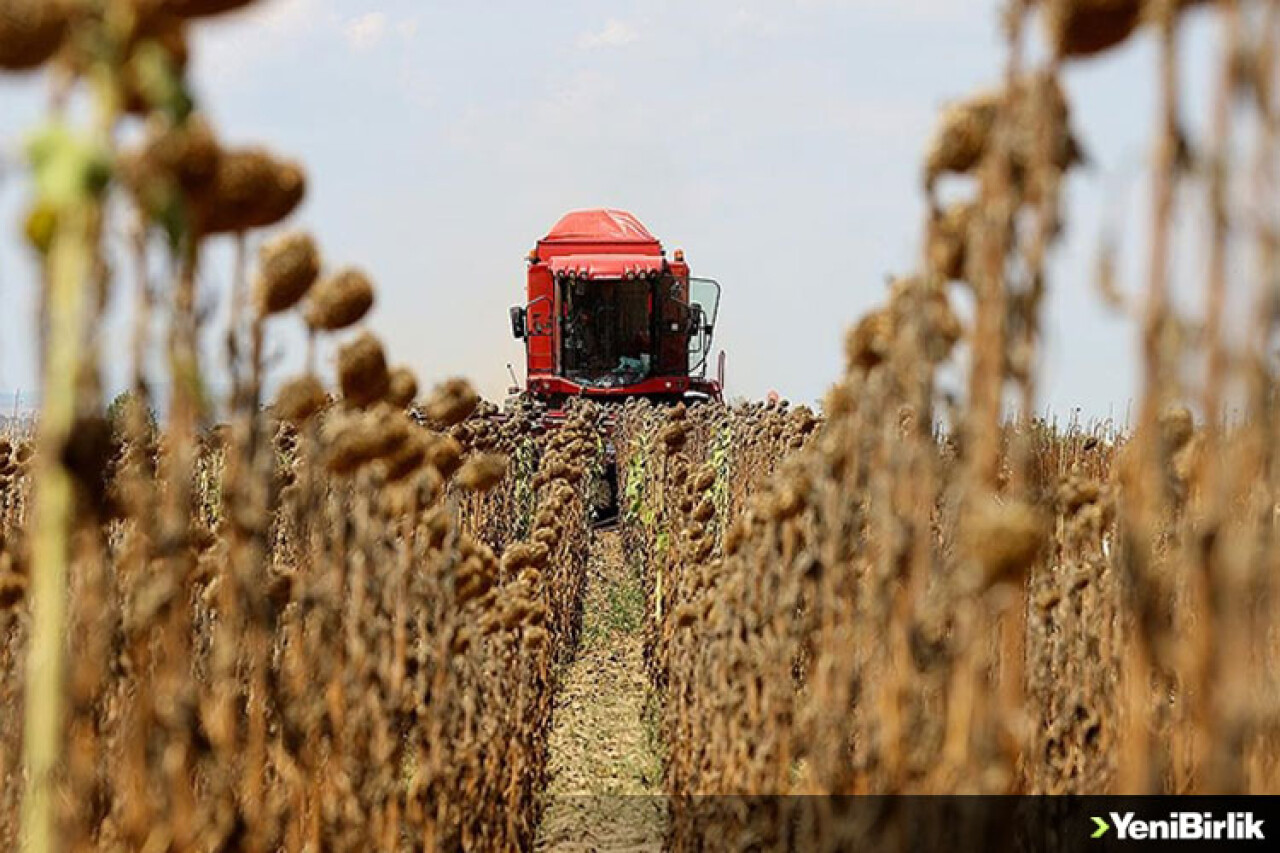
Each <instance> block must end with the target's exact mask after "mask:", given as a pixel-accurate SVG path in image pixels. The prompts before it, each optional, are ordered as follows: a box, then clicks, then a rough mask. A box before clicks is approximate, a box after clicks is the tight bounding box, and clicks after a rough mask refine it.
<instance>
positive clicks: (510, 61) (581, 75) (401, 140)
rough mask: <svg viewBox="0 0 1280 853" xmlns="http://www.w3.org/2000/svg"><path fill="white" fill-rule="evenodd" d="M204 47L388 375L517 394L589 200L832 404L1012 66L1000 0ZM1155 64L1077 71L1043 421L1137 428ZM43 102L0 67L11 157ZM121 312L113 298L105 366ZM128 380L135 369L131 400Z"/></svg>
mask: <svg viewBox="0 0 1280 853" xmlns="http://www.w3.org/2000/svg"><path fill="white" fill-rule="evenodd" d="M1215 40H1216V33H1215V31H1214V28H1213V27H1212V25H1211V24H1210V23H1209V22H1208V21H1207V20H1204V19H1201V18H1197V19H1196V20H1195V21H1193V23H1192V26H1191V27H1190V28H1189V30H1188V32H1187V38H1186V40H1185V43H1186V46H1187V51H1188V54H1189V57H1188V62H1187V64H1186V70H1187V84H1188V91H1189V96H1190V115H1191V116H1192V117H1193V119H1198V117H1200V116H1203V115H1204V114H1205V112H1206V109H1205V106H1204V101H1205V93H1206V91H1207V89H1208V83H1209V81H1210V79H1211V72H1212V62H1211V60H1212V52H1213V48H1214V43H1215ZM196 48H197V52H196V62H195V68H196V75H197V80H198V84H199V90H200V93H201V95H202V97H203V99H204V103H205V104H206V106H207V108H208V110H209V111H210V112H211V113H212V115H213V116H214V118H215V120H216V123H217V124H218V126H219V127H220V129H221V132H222V134H223V136H224V137H225V138H226V139H227V140H228V141H232V142H259V141H261V142H266V143H268V144H270V145H271V146H272V147H274V148H275V149H277V150H279V151H280V152H282V153H287V154H290V155H294V156H297V157H299V158H301V159H302V160H303V161H305V163H306V164H307V166H308V170H309V174H310V178H311V186H310V193H309V195H308V199H307V202H306V204H305V206H304V207H303V208H302V209H301V211H300V212H299V214H298V215H297V217H296V218H295V222H296V223H297V224H301V225H304V226H306V227H309V228H311V229H312V230H314V232H315V233H316V234H317V235H318V237H319V239H320V241H321V243H322V246H323V249H324V252H325V255H326V258H327V259H328V260H329V261H330V262H332V263H334V264H345V263H357V264H360V265H362V266H364V267H366V268H367V269H368V270H369V271H370V273H371V274H372V275H373V276H374V278H375V279H376V281H377V282H378V286H379V293H378V305H377V308H376V310H375V312H374V314H373V315H372V317H371V322H372V325H373V327H374V328H375V329H376V330H377V331H378V332H380V333H381V334H382V335H383V336H384V338H385V340H386V342H387V344H388V346H389V350H390V352H391V354H392V358H393V359H394V360H395V361H398V362H404V363H407V364H410V365H411V366H413V367H414V368H415V369H416V370H417V371H418V373H419V375H420V376H422V377H423V379H424V381H426V382H428V383H429V382H430V381H432V380H435V379H440V378H443V377H446V376H450V375H458V374H461V375H466V376H468V377H471V378H472V379H473V380H475V381H476V382H477V383H478V384H479V385H480V387H481V388H482V390H483V391H485V392H486V393H487V394H488V395H490V396H499V397H500V396H501V394H502V392H503V390H504V388H505V386H506V384H507V379H506V368H505V365H506V363H507V362H513V363H515V364H516V365H517V369H519V364H520V359H521V355H522V352H521V349H520V346H519V345H518V344H517V343H516V342H514V341H512V340H511V338H510V332H509V326H508V323H507V319H506V308H507V306H509V305H511V304H514V303H516V302H518V301H519V300H520V299H521V290H522V286H523V274H524V263H523V257H524V255H525V253H526V252H527V251H528V250H529V248H531V246H532V245H533V243H534V241H535V240H536V239H537V238H538V237H539V236H540V235H541V234H542V233H544V232H545V231H546V229H547V228H548V227H549V226H550V225H551V224H552V223H553V222H554V221H555V220H556V219H557V218H558V217H559V216H560V214H561V213H563V212H564V211H566V210H568V209H571V208H578V207H594V206H614V207H622V208H626V209H629V210H631V211H633V212H634V213H635V214H636V215H637V216H639V217H640V218H641V219H642V220H643V221H644V222H646V223H647V224H648V225H649V227H650V228H651V230H653V231H654V233H655V234H657V235H658V236H659V238H660V239H662V240H663V241H664V242H665V243H666V245H667V246H668V247H669V248H672V249H674V248H676V247H682V248H684V249H685V250H686V252H687V254H688V257H689V260H690V262H691V263H692V265H693V267H694V270H695V273H696V274H700V275H706V276H710V277H714V278H717V279H719V280H720V282H721V283H722V284H723V285H724V301H723V303H722V310H721V314H720V324H719V329H718V340H717V343H718V345H719V346H722V347H723V348H725V349H726V350H727V351H728V354H729V355H728V365H729V368H728V375H729V392H730V393H731V394H733V395H748V396H760V395H763V394H764V393H766V392H767V391H769V390H770V389H777V390H779V391H780V392H781V393H783V394H784V395H785V396H789V397H791V398H793V399H797V400H811V399H816V398H818V397H820V396H821V394H822V393H823V391H824V390H825V388H826V387H827V386H828V385H829V383H830V382H831V381H832V380H833V379H834V378H835V377H836V376H837V375H838V374H839V372H840V370H841V368H842V340H843V332H844V329H845V327H846V326H847V325H848V324H849V323H850V322H852V321H853V320H855V319H856V318H857V317H858V316H859V315H860V314H861V313H862V312H863V311H865V310H866V309H867V308H869V307H871V306H872V305H874V304H875V303H877V301H879V299H880V298H881V296H882V294H883V288H884V281H885V278H886V276H888V275H889V274H891V273H895V272H901V271H905V270H908V269H910V268H911V267H912V266H913V265H914V263H915V259H916V257H917V253H918V248H919V246H918V240H919V235H920V230H921V229H920V225H921V222H922V217H923V202H922V197H921V191H920V178H919V166H918V164H919V162H920V158H921V155H922V152H923V150H924V146H925V144H926V140H927V134H928V131H929V129H930V127H931V125H932V119H933V116H934V115H935V114H936V112H937V110H938V108H939V107H940V106H941V105H942V104H943V103H945V102H946V101H947V100H948V99H951V98H955V97H958V96H962V95H964V94H965V93H966V92H969V91H971V90H973V89H974V88H976V87H979V86H983V85H987V84H990V83H992V82H994V81H996V80H998V79H999V76H1000V74H1001V69H1002V66H1003V62H1004V52H1003V49H1002V48H1001V45H1000V43H999V40H998V26H997V4H996V3H995V2H991V0H983V2H970V0H692V2H690V0H682V2H676V0H630V2H624V1H623V0H616V1H615V0H568V1H567V2H547V3H529V2H514V0H494V2H486V3H474V2H422V1H421V0H418V2H410V0H384V2H375V0H341V2H339V1H338V0H268V2H264V3H261V4H259V6H258V7H257V8H256V9H254V10H253V11H250V12H246V13H241V14H238V15H232V16H228V17H226V18H224V19H221V20H219V21H217V22H215V23H212V24H207V25H205V26H204V27H203V28H202V32H201V35H200V37H199V39H198V41H197V44H196ZM1153 58H1154V57H1153V50H1152V45H1151V43H1150V39H1149V37H1146V38H1143V39H1140V40H1137V41H1136V42H1135V43H1134V44H1131V45H1129V46H1128V47H1126V48H1125V49H1124V50H1122V51H1119V52H1117V53H1115V54H1114V55H1111V56H1109V57H1107V58H1105V59H1102V60H1098V61H1094V62H1090V63H1088V64H1087V65H1082V66H1080V67H1079V68H1077V69H1074V70H1072V71H1071V72H1070V74H1069V76H1068V86H1069V89H1070V93H1071V95H1072V96H1073V97H1074V98H1075V100H1076V101H1077V103H1078V104H1079V109H1078V111H1077V116H1076V122H1077V125H1078V127H1079V130H1080V134H1081V136H1082V137H1083V139H1084V141H1085V145H1086V147H1087V148H1088V149H1089V151H1090V154H1091V155H1092V157H1093V159H1094V166H1093V168H1092V169H1091V170H1090V171H1087V172H1082V173H1080V174H1079V175H1077V176H1076V177H1075V178H1073V180H1072V182H1071V185H1070V190H1069V197H1070V221H1071V223H1072V225H1073V230H1072V233H1071V237H1070V239H1069V240H1068V241H1067V242H1066V244H1065V245H1063V246H1062V247H1061V249H1060V250H1059V251H1058V252H1057V254H1056V256H1055V261H1054V263H1055V270H1056V275H1055V278H1054V281H1053V296H1052V304H1051V313H1050V320H1049V330H1050V341H1049V345H1048V347H1047V350H1046V365H1045V374H1044V376H1045V380H1046V382H1045V385H1044V387H1043V393H1042V404H1043V405H1048V406H1052V407H1053V408H1054V409H1055V410H1057V411H1059V412H1063V413H1065V412H1066V411H1068V410H1069V409H1071V408H1073V407H1075V406H1079V407H1082V409H1083V410H1084V411H1085V413H1087V414H1093V415H1101V416H1105V415H1106V414H1107V413H1108V412H1109V411H1114V412H1116V413H1117V414H1123V411H1124V409H1125V406H1126V404H1127V402H1128V400H1129V398H1130V397H1131V396H1132V394H1133V391H1134V373H1135V371H1134V370H1133V369H1132V367H1131V363H1132V353H1133V351H1134V344H1133V340H1132V327H1131V326H1130V325H1129V324H1128V323H1127V322H1126V321H1123V320H1121V319H1119V318H1116V317H1114V316H1112V315H1111V314H1109V313H1107V312H1106V311H1105V310H1104V309H1103V308H1102V307H1101V305H1100V303H1099V300H1098V298H1097V296H1096V294H1095V292H1094V290H1093V287H1092V283H1091V282H1092V279H1091V273H1092V270H1093V268H1094V253H1095V249H1096V245H1097V238H1098V233H1099V228H1100V227H1101V218H1102V215H1103V211H1104V205H1105V204H1107V203H1108V202H1109V200H1111V199H1113V198H1115V197H1117V192H1116V190H1117V187H1120V188H1123V187H1126V186H1127V187H1128V189H1129V194H1130V196H1131V197H1132V198H1131V202H1132V204H1131V209H1132V210H1133V212H1134V217H1137V216H1139V215H1140V214H1141V213H1142V212H1143V211H1144V210H1145V205H1146V200H1145V198H1143V197H1142V196H1141V192H1142V186H1141V184H1140V183H1139V182H1138V181H1137V180H1136V179H1135V178H1130V179H1129V180H1128V181H1127V182H1126V181H1125V180H1122V177H1123V176H1124V175H1132V174H1133V173H1134V172H1135V170H1136V168H1137V166H1138V165H1139V164H1140V162H1141V160H1142V157H1143V155H1144V153H1145V151H1146V145H1147V142H1146V139H1147V133H1148V128H1149V127H1150V122H1151V118H1152V116H1153V114H1154V99H1153V75H1152V73H1151V69H1152V66H1153ZM42 101H43V84H42V81H40V80H39V79H38V78H20V79H17V80H15V79H13V78H6V79H3V80H0V145H3V154H4V156H5V158H6V160H8V159H9V158H11V157H12V156H13V155H14V153H15V152H16V150H17V149H18V145H19V140H20V136H21V130H22V129H23V128H24V127H27V126H30V125H31V124H32V123H33V122H34V121H36V120H37V119H38V117H39V115H40V111H41V104H42ZM1193 123H1195V122H1193ZM25 194H26V189H25V187H24V186H23V182H22V181H21V180H19V179H16V178H15V177H14V176H13V175H11V174H9V173H8V172H7V171H6V174H5V176H4V177H3V178H0V227H2V228H3V232H2V233H3V236H2V237H0V305H2V306H3V308H0V389H5V390H11V389H13V388H15V387H22V388H31V387H33V386H34V384H35V378H34V358H33V347H34V342H33V341H32V336H31V329H32V318H33V310H32V305H33V300H34V281H35V278H34V272H33V267H32V265H31V263H30V258H29V257H28V255H27V252H26V251H25V250H24V249H23V248H22V247H21V245H20V244H19V241H18V239H17V236H16V234H17V228H18V223H19V218H20V210H21V206H22V202H23V199H24V197H25ZM1134 217H1127V218H1134ZM1131 237H1132V239H1131V243H1132V244H1137V243H1140V242H1141V234H1133V235H1131ZM223 243H225V241H223ZM214 256H215V257H214V263H213V264H212V265H211V266H210V269H209V271H208V274H207V276H206V282H205V284H204V286H205V287H206V288H207V289H209V290H210V291H215V290H219V289H221V288H223V287H224V286H225V279H226V274H225V259H226V256H227V247H226V246H225V245H222V246H220V247H219V248H217V249H216V250H215V253H214ZM1142 269H1143V265H1142V264H1141V263H1137V264H1135V265H1132V266H1131V267H1129V268H1128V269H1126V278H1127V282H1126V283H1127V284H1129V285H1130V286H1132V285H1134V284H1136V283H1137V281H1138V279H1139V276H1140V275H1141V272H1142ZM1194 273H1195V271H1194V270H1187V271H1186V275H1187V277H1189V278H1190V277H1193V276H1194ZM127 315H128V298H127V295H126V293H125V292H124V289H123V288H121V289H120V290H119V292H118V293H117V298H116V300H115V305H114V308H113V311H112V317H111V320H110V326H109V327H110V331H109V332H108V340H109V341H111V342H113V345H114V346H113V350H111V351H115V352H122V351H123V346H124V344H125V342H126V341H127V337H126V335H125V332H124V330H125V329H126V328H127V319H128V316H127ZM274 325H275V327H276V328H273V330H272V331H273V335H274V337H275V340H276V341H277V342H278V349H279V351H280V353H281V361H280V363H279V364H278V365H277V367H276V368H275V371H276V375H277V376H278V375H281V374H282V373H285V372H288V371H289V370H290V369H293V368H294V367H295V366H296V365H297V364H298V363H299V361H300V358H301V353H300V345H299V340H300V336H299V331H298V329H297V327H296V325H295V324H294V322H293V321H287V320H286V321H281V322H278V323H276V324H274ZM209 337H210V340H209V342H208V344H209V347H208V349H209V352H210V353H211V354H217V353H220V348H219V344H218V341H217V339H216V335H215V334H214V333H212V332H211V333H210V336H209ZM124 369H125V365H124V363H123V362H121V361H119V360H114V361H113V366H112V369H111V372H110V375H109V378H110V381H111V382H112V383H113V384H116V383H118V382H120V381H121V379H122V377H123V372H124ZM0 407H3V406H2V404H0Z"/></svg>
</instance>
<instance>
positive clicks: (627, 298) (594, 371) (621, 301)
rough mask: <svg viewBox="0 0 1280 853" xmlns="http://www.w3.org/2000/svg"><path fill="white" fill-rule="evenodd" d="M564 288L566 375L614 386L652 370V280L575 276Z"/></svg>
mask: <svg viewBox="0 0 1280 853" xmlns="http://www.w3.org/2000/svg"><path fill="white" fill-rule="evenodd" d="M562 288H563V289H562V291H561V299H560V311H561V329H562V330H563V332H562V338H561V365H562V367H563V371H564V375H565V376H566V377H567V378H569V379H572V380H573V381H575V382H577V383H579V384H581V385H588V386H592V387H599V388H610V387H616V386H622V385H631V384H634V383H636V382H641V381H643V380H645V379H647V378H648V377H649V376H651V375H652V374H653V368H654V346H653V341H654V331H655V330H654V316H653V293H654V284H653V281H652V280H648V279H636V280H610V279H604V280H599V279H597V280H591V281H585V280H582V279H574V280H569V281H567V282H565V283H564V284H563V285H562Z"/></svg>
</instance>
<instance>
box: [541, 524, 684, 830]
mask: <svg viewBox="0 0 1280 853" xmlns="http://www.w3.org/2000/svg"><path fill="white" fill-rule="evenodd" d="M591 547H592V553H591V558H590V563H589V566H588V573H589V574H588V578H587V590H586V597H585V601H584V604H583V607H584V612H583V626H582V641H581V643H580V644H579V649H578V654H577V657H576V659H575V660H574V661H573V662H572V663H570V664H569V665H568V666H567V667H566V668H565V670H564V672H563V673H562V674H561V677H560V683H559V689H558V691H557V696H556V707H555V716H554V718H553V719H554V722H553V727H552V731H551V739H550V746H549V748H550V756H549V758H548V762H549V781H548V785H547V791H546V798H547V799H546V800H545V803H544V809H543V819H542V826H541V828H540V831H539V837H538V843H537V849H538V850H548V851H550V850H559V851H641V850H655V851H656V850H661V849H662V839H663V834H664V832H665V828H666V804H665V800H663V799H662V797H661V793H662V763H661V760H660V758H659V754H658V747H657V743H656V733H655V728H654V727H653V726H652V725H651V724H650V723H649V722H648V719H649V718H648V715H647V708H648V706H647V697H648V684H647V681H646V679H645V675H644V661H643V658H642V644H641V626H642V624H643V620H644V593H643V591H642V587H641V585H640V579H639V577H638V575H637V573H636V571H635V568H634V567H633V566H630V565H629V564H628V561H627V560H626V559H625V555H624V554H623V553H622V548H621V540H620V538H619V536H618V534H617V532H616V531H600V532H598V533H596V534H595V536H594V537H593V538H592V546H591Z"/></svg>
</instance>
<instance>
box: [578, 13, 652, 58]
mask: <svg viewBox="0 0 1280 853" xmlns="http://www.w3.org/2000/svg"><path fill="white" fill-rule="evenodd" d="M639 40H640V33H639V31H638V30H636V28H635V27H634V26H632V25H631V24H629V23H627V22H626V21H620V20H618V19H616V18H613V19H610V20H609V21H607V22H605V25H604V29H602V30H600V31H599V32H594V33H583V34H582V35H580V36H578V47H579V48H581V49H582V50H598V49H600V48H609V47H623V46H625V45H628V44H634V43H635V42H637V41H639Z"/></svg>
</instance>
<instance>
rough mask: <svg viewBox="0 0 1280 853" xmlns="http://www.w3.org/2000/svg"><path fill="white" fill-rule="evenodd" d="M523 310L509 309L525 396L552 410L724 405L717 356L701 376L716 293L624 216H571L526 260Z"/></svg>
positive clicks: (590, 212) (709, 283)
mask: <svg viewBox="0 0 1280 853" xmlns="http://www.w3.org/2000/svg"><path fill="white" fill-rule="evenodd" d="M528 262H529V283H528V291H527V302H526V303H525V304H524V305H517V306H515V307H514V308H512V309H511V331H512V333H513V334H514V335H515V336H516V337H517V338H519V339H521V340H523V341H524V342H525V357H526V363H525V374H526V377H527V379H526V384H525V391H526V392H527V393H528V394H529V395H530V396H532V397H534V398H535V399H537V400H539V401H541V402H543V403H545V404H546V405H547V407H548V409H549V410H550V411H552V412H554V411H555V410H558V409H560V408H561V407H562V406H563V405H564V402H565V401H566V400H567V399H569V398H570V397H590V398H592V399H595V400H598V401H601V402H607V401H610V400H616V401H618V402H621V401H623V400H625V399H626V398H628V397H646V398H649V399H652V400H655V401H671V402H675V401H679V400H697V399H703V400H707V399H714V400H718V399H720V395H721V391H722V388H723V383H724V375H723V373H724V357H723V353H721V357H720V360H719V367H718V374H717V377H716V378H715V379H708V378H706V370H707V360H708V356H709V353H710V350H711V336H712V333H713V332H714V330H715V322H716V311H717V309H718V308H719V305H720V285H719V284H717V283H716V282H714V281H711V280H710V279H700V278H693V277H692V276H690V275H689V265H688V264H687V263H685V260H684V253H683V252H681V251H680V250H676V252H675V256H674V257H673V258H672V259H671V260H668V259H667V257H666V252H665V251H664V250H663V248H662V244H661V243H659V242H658V240H657V238H655V237H654V236H653V235H652V234H650V233H649V230H648V229H647V228H645V227H644V225H642V224H641V223H640V220H638V219H636V218H635V217H634V216H632V215H631V214H630V213H626V212H624V211H621V210H580V211H575V212H573V213H569V214H567V215H566V216H564V218H562V219H561V220H560V221H559V222H557V223H556V225H555V227H554V228H552V229H551V231H550V232H549V233H548V234H547V236H546V237H543V238H542V239H541V240H539V241H538V246H537V248H535V249H534V250H533V251H532V252H530V253H529V257H528Z"/></svg>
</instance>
